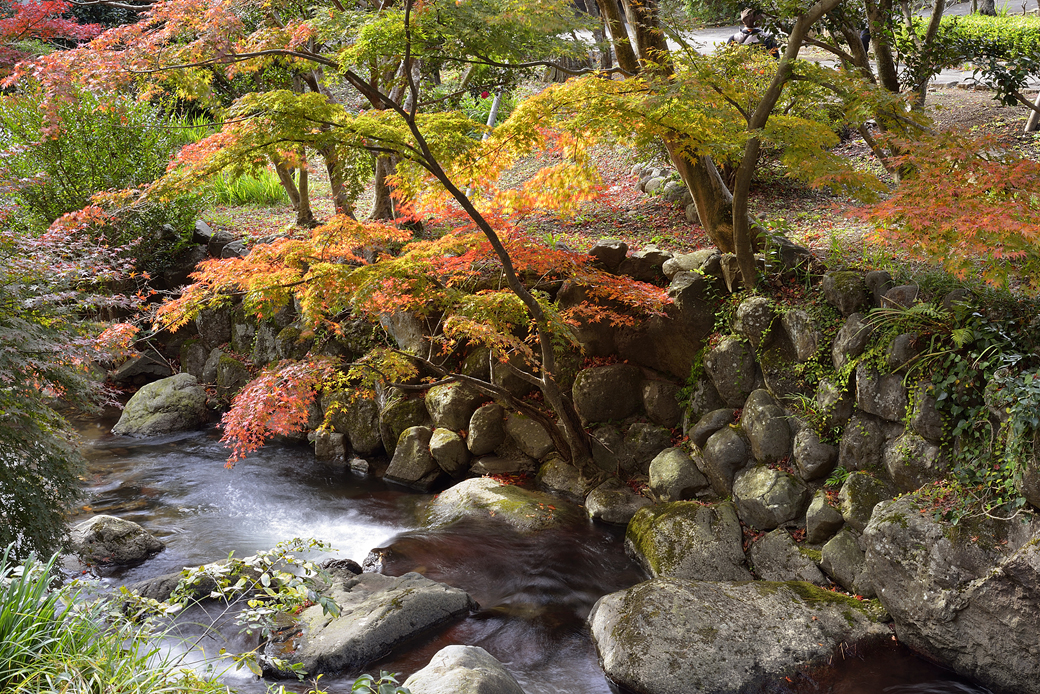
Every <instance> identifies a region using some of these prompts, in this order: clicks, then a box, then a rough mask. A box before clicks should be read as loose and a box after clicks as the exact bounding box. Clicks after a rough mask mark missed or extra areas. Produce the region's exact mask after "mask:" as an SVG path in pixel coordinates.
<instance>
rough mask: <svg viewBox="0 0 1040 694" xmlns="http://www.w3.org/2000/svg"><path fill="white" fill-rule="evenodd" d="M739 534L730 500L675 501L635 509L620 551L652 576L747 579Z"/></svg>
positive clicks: (705, 579)
mask: <svg viewBox="0 0 1040 694" xmlns="http://www.w3.org/2000/svg"><path fill="white" fill-rule="evenodd" d="M742 542H743V535H742V533H741V529H740V520H739V519H738V518H737V509H736V507H735V506H734V505H733V503H732V502H722V503H719V504H712V505H706V504H701V503H698V502H696V501H675V502H672V503H668V504H657V505H655V506H648V507H647V508H644V509H640V510H639V511H638V512H637V513H636V514H635V516H633V517H632V520H631V522H630V523H629V524H628V530H627V531H626V532H625V549H626V550H627V551H628V552H629V554H631V555H633V556H634V557H636V558H637V559H638V560H639V561H640V562H641V563H642V564H643V566H644V567H645V568H646V570H647V571H649V572H650V574H651V575H652V576H654V577H655V578H656V577H659V576H674V577H678V578H686V579H690V580H698V581H747V580H751V578H752V576H751V572H750V571H748V570H747V568H746V567H745V566H744V561H745V560H744V549H743V545H742Z"/></svg>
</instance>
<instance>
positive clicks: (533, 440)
mask: <svg viewBox="0 0 1040 694" xmlns="http://www.w3.org/2000/svg"><path fill="white" fill-rule="evenodd" d="M505 429H506V433H507V434H509V437H510V438H511V439H513V441H514V443H516V445H517V447H518V448H519V449H520V450H521V451H523V452H524V454H525V455H529V456H531V457H532V458H534V459H535V460H540V459H542V458H544V457H545V456H547V455H549V454H550V453H552V452H553V451H554V450H555V449H556V446H555V444H553V440H552V437H551V436H549V432H548V431H546V430H545V427H543V426H542V425H541V424H539V423H538V422H536V421H535V420H533V419H531V418H530V417H528V416H527V415H522V414H517V413H515V412H511V413H509V414H508V415H507V416H506V427H505Z"/></svg>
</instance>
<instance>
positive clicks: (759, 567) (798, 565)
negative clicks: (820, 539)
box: [748, 529, 827, 586]
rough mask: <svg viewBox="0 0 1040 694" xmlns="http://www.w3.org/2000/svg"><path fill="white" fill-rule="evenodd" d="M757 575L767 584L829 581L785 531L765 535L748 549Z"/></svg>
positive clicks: (819, 584)
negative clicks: (768, 582) (771, 582)
mask: <svg viewBox="0 0 1040 694" xmlns="http://www.w3.org/2000/svg"><path fill="white" fill-rule="evenodd" d="M748 559H750V560H751V566H753V567H754V569H755V574H757V575H758V577H759V578H761V579H762V580H765V581H806V582H808V583H814V584H816V585H818V586H822V585H826V584H827V579H826V578H825V577H824V575H823V573H821V572H820V569H819V567H817V566H816V562H814V561H813V560H812V559H810V558H809V557H807V556H806V555H805V554H803V553H802V552H801V551H800V550H799V549H798V545H797V544H796V543H795V541H794V539H793V538H792V537H791V536H790V535H789V534H788V532H787V531H786V530H783V529H777V530H774V531H772V532H770V533H766V534H765V535H763V536H762V537H760V538H759V539H757V540H755V542H754V544H752V545H751V548H750V549H749V550H748Z"/></svg>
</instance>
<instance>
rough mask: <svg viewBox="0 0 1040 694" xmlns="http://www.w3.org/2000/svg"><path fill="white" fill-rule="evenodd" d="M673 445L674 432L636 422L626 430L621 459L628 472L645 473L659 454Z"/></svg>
mask: <svg viewBox="0 0 1040 694" xmlns="http://www.w3.org/2000/svg"><path fill="white" fill-rule="evenodd" d="M671 445H672V432H671V431H669V430H668V429H665V428H664V427H659V426H656V425H654V424H647V423H646V422H636V423H635V424H633V425H632V426H630V427H629V428H628V431H627V432H625V438H624V441H623V443H622V445H621V455H620V456H619V460H620V462H621V467H622V468H623V469H624V470H625V471H626V472H633V473H638V474H642V475H645V474H647V472H648V471H649V470H650V463H651V462H652V461H653V459H654V458H655V457H657V454H658V453H660V452H661V451H663V450H664V449H666V448H669V447H671Z"/></svg>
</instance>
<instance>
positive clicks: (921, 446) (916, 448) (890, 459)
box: [885, 431, 949, 492]
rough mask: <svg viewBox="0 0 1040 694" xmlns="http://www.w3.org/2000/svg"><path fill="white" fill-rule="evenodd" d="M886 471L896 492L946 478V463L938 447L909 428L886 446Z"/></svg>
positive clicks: (911, 489)
mask: <svg viewBox="0 0 1040 694" xmlns="http://www.w3.org/2000/svg"><path fill="white" fill-rule="evenodd" d="M885 470H887V471H888V476H889V478H891V480H892V481H893V482H894V483H895V485H896V488H897V489H898V490H899V491H902V492H912V491H914V490H915V489H917V488H918V487H921V486H922V485H924V484H926V483H928V482H933V481H935V480H938V479H941V478H943V477H945V476H946V474H947V473H948V472H949V466H948V465H947V463H946V460H945V459H944V458H943V456H942V452H941V451H940V450H939V447H938V446H936V445H935V444H934V443H928V442H927V441H925V440H924V439H923V438H921V437H920V436H918V435H917V434H915V433H913V432H912V431H908V432H906V433H905V434H903V435H902V436H900V437H899V438H897V439H894V440H893V441H891V442H889V444H888V445H887V446H886V447H885Z"/></svg>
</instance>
